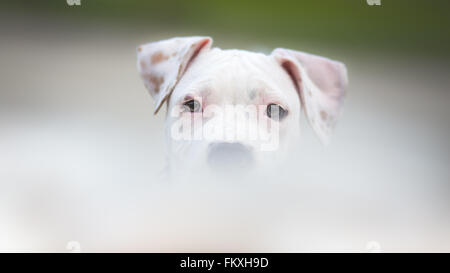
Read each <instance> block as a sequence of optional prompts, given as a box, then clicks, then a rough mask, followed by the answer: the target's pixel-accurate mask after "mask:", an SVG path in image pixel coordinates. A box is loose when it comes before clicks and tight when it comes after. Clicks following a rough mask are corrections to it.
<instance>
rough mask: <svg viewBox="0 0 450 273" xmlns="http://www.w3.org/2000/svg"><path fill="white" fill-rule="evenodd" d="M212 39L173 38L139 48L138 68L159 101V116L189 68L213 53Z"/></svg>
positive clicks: (157, 103) (157, 105)
mask: <svg viewBox="0 0 450 273" xmlns="http://www.w3.org/2000/svg"><path fill="white" fill-rule="evenodd" d="M211 45H212V39H211V38H210V37H196V36H194V37H182V38H172V39H169V40H163V41H158V42H153V43H149V44H145V45H141V46H139V47H138V48H137V68H138V71H139V73H140V75H141V78H142V80H143V82H144V85H145V87H146V88H147V89H148V91H149V92H150V95H151V96H152V97H153V99H154V100H155V111H154V113H155V114H156V113H157V112H158V111H159V109H160V108H161V106H162V105H163V103H164V102H165V101H166V100H167V98H168V97H169V96H170V94H171V93H172V91H173V89H174V88H175V86H176V84H177V83H178V81H179V80H180V78H181V77H182V76H183V74H184V72H185V71H186V69H188V67H189V65H190V64H191V63H192V62H193V61H195V58H196V57H197V56H198V54H200V53H201V52H203V51H205V50H209V49H210V48H211Z"/></svg>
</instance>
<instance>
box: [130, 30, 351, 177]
mask: <svg viewBox="0 0 450 273" xmlns="http://www.w3.org/2000/svg"><path fill="white" fill-rule="evenodd" d="M211 45H212V39H211V38H209V37H185V38H173V39H170V40H164V41H158V42H153V43H149V44H145V45H142V46H139V47H138V49H137V51H138V70H139V72H140V74H141V77H142V79H143V81H144V84H145V87H146V88H147V89H148V90H149V92H150V94H151V95H152V97H153V98H154V100H155V113H157V112H158V111H159V110H160V108H161V107H162V105H163V104H166V105H167V122H166V126H167V127H166V132H167V135H168V139H169V143H168V144H169V153H170V155H169V159H170V164H171V165H172V166H173V165H175V168H176V169H178V170H179V169H182V168H184V169H186V168H187V169H188V170H194V169H195V168H194V167H195V166H198V165H199V164H202V163H204V162H207V163H208V165H209V166H212V167H213V168H219V169H222V168H224V169H226V168H225V167H229V166H236V167H241V168H244V169H248V167H249V166H251V165H257V164H258V163H263V162H270V159H276V160H278V159H279V157H278V156H274V154H277V155H278V154H279V152H280V151H285V150H286V147H289V144H288V143H290V142H291V141H292V140H294V139H296V138H297V137H298V132H299V122H300V111H301V108H303V110H304V112H305V113H306V116H307V119H308V121H309V124H310V125H311V127H312V128H313V130H314V131H315V133H316V134H317V136H318V137H319V138H320V140H321V141H322V142H323V143H328V140H329V137H330V134H331V132H332V129H333V127H334V125H335V122H336V119H337V118H338V116H339V112H340V107H341V104H342V100H343V98H344V94H345V89H346V86H347V72H346V68H345V65H344V64H342V63H340V62H337V61H333V60H330V59H327V58H323V57H319V56H315V55H311V54H307V53H303V52H299V51H294V50H289V49H282V48H278V49H275V50H274V51H273V52H272V53H271V54H270V55H265V54H261V53H253V52H248V51H243V50H221V49H218V48H211Z"/></svg>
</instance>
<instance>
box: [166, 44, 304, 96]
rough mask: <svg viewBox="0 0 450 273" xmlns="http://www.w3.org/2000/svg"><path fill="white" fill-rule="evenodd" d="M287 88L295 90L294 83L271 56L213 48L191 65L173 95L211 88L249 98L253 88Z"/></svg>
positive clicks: (272, 90) (275, 89)
mask: <svg viewBox="0 0 450 273" xmlns="http://www.w3.org/2000/svg"><path fill="white" fill-rule="evenodd" d="M286 89H292V90H293V89H294V87H293V85H292V82H291V80H290V78H289V76H288V75H287V73H286V72H285V71H284V70H283V69H282V68H281V66H279V65H278V63H277V62H276V61H275V60H274V59H273V58H272V57H270V56H268V55H265V54H262V53H256V52H250V51H245V50H235V49H233V50H221V49H219V48H214V49H212V50H210V51H208V52H205V53H204V54H201V55H200V56H198V58H197V59H196V60H195V62H193V63H192V64H191V65H190V67H189V69H188V70H187V71H186V73H185V75H184V76H183V77H182V79H181V80H180V82H179V84H178V86H177V87H176V89H175V91H174V94H173V96H172V97H173V98H174V99H175V100H176V98H180V97H183V96H185V95H186V94H192V93H194V94H195V93H198V92H201V91H212V92H214V93H216V95H218V96H222V97H230V96H229V95H230V94H231V93H232V94H235V95H236V94H237V95H242V96H243V97H248V95H249V94H250V95H251V93H252V92H253V91H254V90H264V91H266V92H278V91H279V90H286ZM218 91H220V92H218ZM217 93H218V94H217ZM293 93H295V90H294V91H293ZM250 97H251V96H250Z"/></svg>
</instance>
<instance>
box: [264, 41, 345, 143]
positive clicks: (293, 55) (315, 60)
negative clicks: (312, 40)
mask: <svg viewBox="0 0 450 273" xmlns="http://www.w3.org/2000/svg"><path fill="white" fill-rule="evenodd" d="M271 55H272V56H273V57H274V58H275V59H276V61H277V62H278V63H279V64H280V65H281V66H282V67H283V69H285V71H286V72H287V73H288V74H289V76H290V77H291V78H292V80H293V83H294V85H295V87H296V89H297V91H298V93H299V97H300V100H301V102H302V105H303V107H304V109H305V113H306V116H307V118H308V121H309V123H310V125H311V126H312V128H313V129H314V131H315V133H316V135H317V136H318V137H319V139H320V140H321V141H322V143H324V144H328V143H329V138H330V136H331V134H332V131H333V128H334V126H335V124H336V121H337V119H338V117H339V114H340V110H341V107H342V102H343V99H344V97H345V92H346V89H347V86H348V78H347V69H346V67H345V65H344V64H343V63H340V62H337V61H333V60H330V59H327V58H324V57H320V56H316V55H312V54H308V53H304V52H299V51H295V50H289V49H283V48H277V49H275V50H274V51H273V52H272V54H271Z"/></svg>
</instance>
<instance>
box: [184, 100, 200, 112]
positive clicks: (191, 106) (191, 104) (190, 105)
mask: <svg viewBox="0 0 450 273" xmlns="http://www.w3.org/2000/svg"><path fill="white" fill-rule="evenodd" d="M183 105H184V107H185V109H186V111H189V112H192V113H193V112H200V110H201V108H202V107H201V105H200V102H198V101H197V100H188V101H186V102H185V103H184V104H183Z"/></svg>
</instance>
